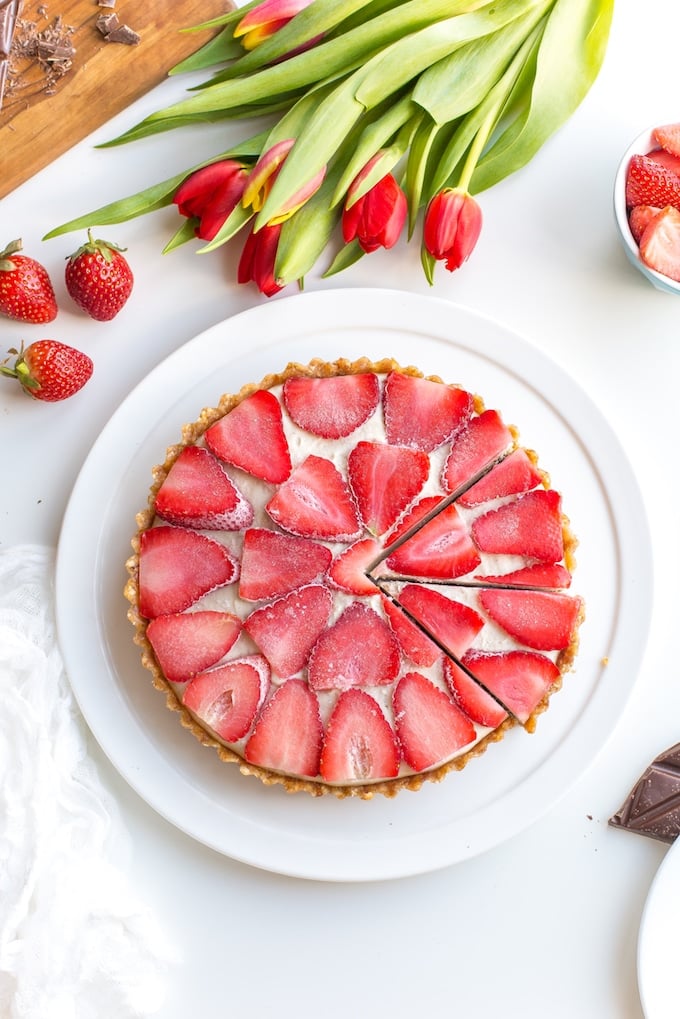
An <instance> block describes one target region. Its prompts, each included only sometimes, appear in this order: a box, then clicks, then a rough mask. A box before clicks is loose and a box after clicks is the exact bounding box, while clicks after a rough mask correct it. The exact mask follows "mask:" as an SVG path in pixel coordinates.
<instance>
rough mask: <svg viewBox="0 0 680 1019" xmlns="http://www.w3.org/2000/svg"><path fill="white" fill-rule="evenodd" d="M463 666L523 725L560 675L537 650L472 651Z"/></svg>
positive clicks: (465, 658)
mask: <svg viewBox="0 0 680 1019" xmlns="http://www.w3.org/2000/svg"><path fill="white" fill-rule="evenodd" d="M463 663H464V664H465V665H466V666H467V668H468V669H469V670H470V671H471V672H472V673H473V675H475V676H478V677H479V679H480V681H481V682H482V683H483V684H484V686H485V687H486V688H487V690H490V691H491V693H493V694H494V695H495V696H496V697H498V699H499V700H500V701H502V703H503V704H505V705H506V706H507V708H508V709H509V710H510V711H511V712H512V714H513V715H514V716H515V718H518V719H519V721H520V722H523V723H524V722H527V721H528V719H529V716H530V715H531V713H532V712H533V711H535V710H536V708H537V707H538V705H539V704H540V703H541V701H542V700H543V698H544V697H545V695H546V693H547V692H548V690H549V689H550V688H551V686H552V685H553V684H554V683H555V682H556V680H557V679H559V676H560V670H559V669H558V668H557V666H556V665H555V663H554V662H552V661H551V660H550V659H549V658H546V656H545V655H539V654H537V653H536V652H535V651H502V652H499V653H495V652H487V651H470V652H468V654H467V655H465V657H464V658H463ZM458 671H459V672H460V670H458ZM471 682H472V681H471ZM489 700H491V698H490V697H489Z"/></svg>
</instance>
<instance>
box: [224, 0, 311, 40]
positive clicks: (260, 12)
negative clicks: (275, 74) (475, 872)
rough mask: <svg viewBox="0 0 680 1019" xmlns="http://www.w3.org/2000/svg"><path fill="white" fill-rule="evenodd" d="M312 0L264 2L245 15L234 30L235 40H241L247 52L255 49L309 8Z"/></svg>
mask: <svg viewBox="0 0 680 1019" xmlns="http://www.w3.org/2000/svg"><path fill="white" fill-rule="evenodd" d="M311 2H312V0H263V2H262V3H261V4H258V5H257V6H256V7H253V8H252V9H251V10H249V11H248V13H247V14H245V15H244V16H243V17H242V18H241V20H240V21H239V23H238V25H237V26H236V28H235V29H234V38H236V39H240V40H241V45H242V46H243V48H244V49H246V50H252V49H255V47H256V46H258V45H259V44H260V43H261V42H264V40H265V39H268V38H269V37H270V36H272V35H274V33H275V32H278V31H279V29H280V28H283V26H284V25H287V24H288V22H289V21H290V20H291V19H292V18H294V17H295V15H296V14H299V13H300V11H302V10H304V9H305V7H309V5H310V3H311Z"/></svg>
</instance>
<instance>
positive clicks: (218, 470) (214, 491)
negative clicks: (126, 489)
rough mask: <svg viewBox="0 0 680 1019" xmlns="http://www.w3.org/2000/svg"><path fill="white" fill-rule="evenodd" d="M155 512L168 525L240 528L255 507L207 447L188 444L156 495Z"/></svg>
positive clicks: (236, 529)
mask: <svg viewBox="0 0 680 1019" xmlns="http://www.w3.org/2000/svg"><path fill="white" fill-rule="evenodd" d="M156 512H157V513H158V515H159V517H162V518H163V520H167V522H168V523H169V524H180V525H183V526H184V527H195V528H201V529H205V530H212V531H238V530H240V529H241V528H243V527H248V526H249V525H250V524H251V523H252V519H253V507H252V506H251V505H250V503H249V502H248V501H247V499H244V497H243V496H242V495H241V493H240V492H239V490H238V489H237V488H236V486H235V485H234V483H233V482H232V480H231V478H230V477H229V475H228V474H227V472H226V471H225V470H224V468H223V467H222V464H221V463H220V462H219V460H217V459H216V457H214V456H213V455H212V453H210V452H209V451H208V450H207V449H202V448H201V447H200V446H186V447H185V448H184V449H183V450H182V452H181V453H180V454H179V456H178V457H177V459H176V460H175V462H174V463H173V465H172V467H171V468H170V470H169V471H168V475H167V477H166V478H165V480H164V481H163V484H162V485H161V487H160V488H159V489H158V493H157V495H156Z"/></svg>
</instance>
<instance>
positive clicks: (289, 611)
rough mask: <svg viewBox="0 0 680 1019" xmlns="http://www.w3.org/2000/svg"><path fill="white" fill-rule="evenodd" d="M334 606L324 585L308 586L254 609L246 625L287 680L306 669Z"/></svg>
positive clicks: (247, 629)
mask: <svg viewBox="0 0 680 1019" xmlns="http://www.w3.org/2000/svg"><path fill="white" fill-rule="evenodd" d="M332 607H333V597H332V595H331V593H330V591H329V590H328V588H326V587H325V586H323V585H322V584H309V585H308V586H307V587H301V588H300V589H299V590H297V591H291V592H290V594H286V595H284V596H283V597H282V598H277V599H276V601H273V602H270V603H269V604H268V605H263V606H262V608H260V609H255V611H254V612H251V613H250V615H249V616H248V617H247V619H246V620H245V622H244V624H243V626H244V629H245V630H246V632H247V633H249V634H250V636H251V637H252V638H253V640H254V641H255V643H256V644H257V646H258V647H259V649H260V651H261V652H262V654H263V655H265V657H266V658H267V660H268V661H269V664H270V665H271V667H272V669H273V670H274V672H275V673H276V674H277V675H279V676H281V677H283V678H284V679H288V677H289V676H295V675H297V673H298V672H300V671H301V670H302V669H304V667H305V665H306V664H307V659H308V658H309V652H310V651H311V650H312V648H313V647H314V645H315V644H316V641H317V638H318V637H319V634H320V633H321V632H322V630H323V629H324V627H325V626H326V623H327V622H328V617H329V616H330V614H331V609H332Z"/></svg>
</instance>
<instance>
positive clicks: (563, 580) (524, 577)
mask: <svg viewBox="0 0 680 1019" xmlns="http://www.w3.org/2000/svg"><path fill="white" fill-rule="evenodd" d="M475 580H479V581H480V582H482V581H483V582H484V583H485V584H505V585H506V586H508V587H546V588H554V589H560V588H563V587H569V585H570V584H571V573H570V572H569V570H568V569H567V568H566V566H563V565H562V564H561V563H533V564H532V565H531V566H523V567H522V568H521V569H519V570H512V571H511V572H510V573H501V574H498V575H496V576H488V577H481V576H476V577H475Z"/></svg>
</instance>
